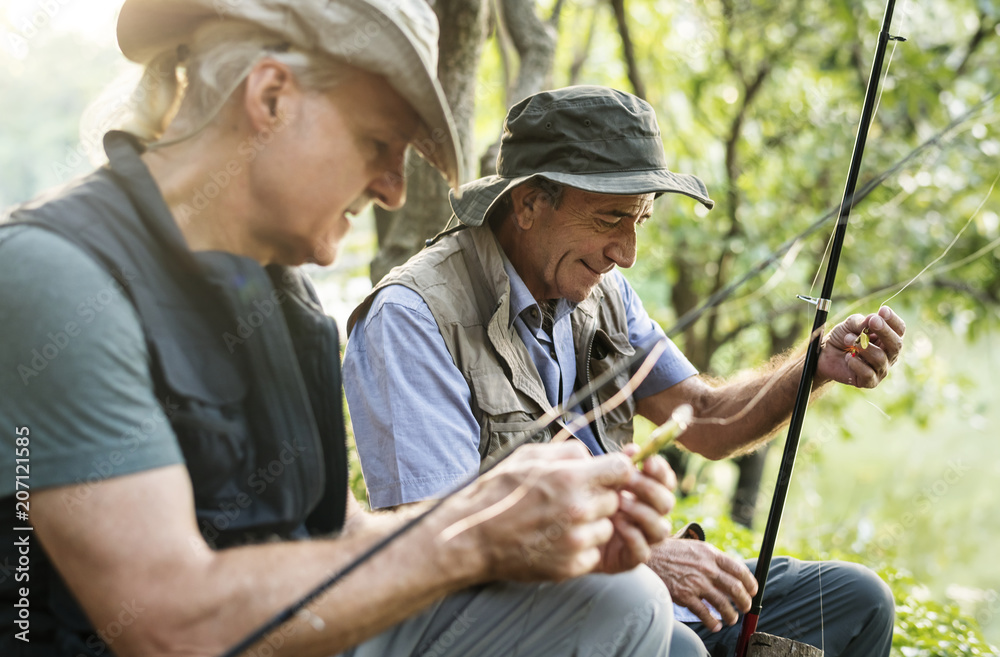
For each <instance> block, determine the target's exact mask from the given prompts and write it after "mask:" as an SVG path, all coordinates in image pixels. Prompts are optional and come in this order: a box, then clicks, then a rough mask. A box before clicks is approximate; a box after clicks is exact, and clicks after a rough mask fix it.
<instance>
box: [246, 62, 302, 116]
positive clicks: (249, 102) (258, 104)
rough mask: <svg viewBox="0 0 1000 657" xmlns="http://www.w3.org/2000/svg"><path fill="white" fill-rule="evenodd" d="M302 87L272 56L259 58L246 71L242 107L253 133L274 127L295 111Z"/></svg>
mask: <svg viewBox="0 0 1000 657" xmlns="http://www.w3.org/2000/svg"><path fill="white" fill-rule="evenodd" d="M301 101H302V90H301V88H300V87H299V85H298V83H297V81H296V80H295V76H294V75H293V74H292V71H291V69H289V68H288V66H286V65H285V64H282V63H281V62H279V61H276V60H273V59H267V58H265V59H262V60H261V61H259V62H257V63H256V64H254V67H253V68H252V69H251V70H250V73H249V74H248V75H247V79H246V87H245V91H244V95H243V104H244V109H245V110H246V114H247V118H248V120H249V122H250V127H251V129H252V130H253V131H254V132H255V133H261V132H264V131H267V130H274V129H275V128H276V127H277V126H279V125H284V124H286V123H287V122H288V121H289V120H290V119H291V118H292V117H294V116H295V115H296V114H298V109H299V104H300V103H301Z"/></svg>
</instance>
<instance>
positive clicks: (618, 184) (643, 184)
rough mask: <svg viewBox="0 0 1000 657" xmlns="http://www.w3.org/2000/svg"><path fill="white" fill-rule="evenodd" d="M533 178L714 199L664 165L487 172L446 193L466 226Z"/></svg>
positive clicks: (605, 190) (593, 188)
mask: <svg viewBox="0 0 1000 657" xmlns="http://www.w3.org/2000/svg"><path fill="white" fill-rule="evenodd" d="M532 178H545V179H546V180H551V181H552V182H557V183H560V184H563V185H567V186H569V187H575V188H576V189H581V190H583V191H585V192H594V193H596V194H619V195H633V194H656V195H657V196H659V195H660V194H683V195H684V196H690V197H691V198H693V199H695V200H696V201H698V202H700V203H701V204H702V205H704V206H705V207H706V208H708V209H709V210H711V209H712V208H713V207H715V201H713V200H712V199H710V198H709V197H708V190H707V189H706V188H705V184H704V183H703V182H702V181H701V180H700V179H699V178H697V177H696V176H692V175H690V174H686V173H674V172H673V171H668V170H666V169H651V170H647V171H610V172H601V173H591V174H572V173H564V172H561V171H540V172H538V173H533V174H531V175H527V176H520V177H517V178H504V177H501V176H487V177H485V178H480V179H478V180H473V181H472V182H469V183H466V184H465V185H462V186H461V187H460V188H459V191H458V193H457V194H456V193H454V192H452V193H451V194H449V199H450V200H451V209H452V210H453V211H454V212H455V216H456V217H458V220H459V221H461V222H462V223H463V224H465V225H467V226H479V225H480V224H482V223H483V221H484V220H485V218H486V217H487V216H489V213H490V211H491V210H492V209H493V207H494V205H496V202H497V200H499V199H500V197H501V196H503V195H504V194H506V193H507V192H509V191H510V190H511V189H513V188H515V187H517V186H518V185H520V184H522V183H525V182H527V181H528V180H531V179H532Z"/></svg>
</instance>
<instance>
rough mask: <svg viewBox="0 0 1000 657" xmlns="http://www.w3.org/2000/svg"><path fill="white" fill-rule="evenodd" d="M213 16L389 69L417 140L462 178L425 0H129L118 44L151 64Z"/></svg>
mask: <svg viewBox="0 0 1000 657" xmlns="http://www.w3.org/2000/svg"><path fill="white" fill-rule="evenodd" d="M210 20H218V21H225V20H242V21H247V22H250V23H255V24H257V25H260V26H262V27H265V28H267V29H269V30H271V31H273V32H274V33H275V34H278V35H279V36H282V37H284V38H285V39H287V40H288V42H289V43H290V44H293V45H295V46H296V47H298V48H301V49H303V50H317V51H321V52H324V53H327V54H329V55H331V56H333V57H336V58H338V59H341V60H343V61H345V62H347V63H348V64H351V65H353V66H357V67H358V68H362V69H365V70H367V71H370V72H372V73H376V74H379V75H382V76H384V77H385V78H386V80H387V81H388V82H389V84H390V85H391V86H392V87H393V89H395V90H396V92H397V93H399V95H400V96H402V97H403V98H404V99H405V100H406V101H407V102H409V103H410V105H411V106H412V107H413V109H414V110H415V111H416V112H417V115H418V116H419V117H420V119H421V121H422V123H423V126H422V127H423V129H422V130H421V134H419V135H418V136H417V138H416V139H415V140H414V143H413V146H414V148H416V150H417V152H419V153H420V154H421V155H422V156H423V157H424V158H425V159H427V160H428V161H429V162H430V163H431V164H433V165H434V166H435V167H436V168H437V169H438V170H439V171H441V172H442V173H443V174H444V176H445V178H446V179H447V181H448V184H449V185H450V186H451V187H452V189H457V188H458V186H459V185H461V182H462V181H461V175H462V171H463V170H464V165H463V162H462V151H461V148H460V147H459V140H458V134H457V132H456V130H455V122H454V120H453V119H452V116H451V111H450V109H449V107H448V101H447V100H446V99H445V96H444V91H443V90H442V89H441V85H440V83H439V82H438V80H437V52H438V46H437V44H438V22H437V16H435V15H434V11H433V10H432V9H431V8H430V6H429V5H428V4H427V2H425V0H126V2H125V4H124V5H123V6H122V10H121V14H120V15H119V17H118V45H119V46H120V47H121V50H122V52H123V53H124V54H125V56H126V57H128V58H129V59H131V60H132V61H134V62H138V63H140V64H145V63H148V62H149V61H150V60H152V59H153V58H154V57H156V56H157V55H159V54H160V53H162V52H164V51H165V50H170V49H173V48H177V47H179V46H181V45H183V44H184V43H185V42H186V41H187V40H188V39H189V38H190V36H191V35H192V34H193V32H194V31H195V29H196V28H197V27H198V26H199V25H200V24H201V23H203V22H205V21H210Z"/></svg>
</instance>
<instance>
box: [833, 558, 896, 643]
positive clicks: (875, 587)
mask: <svg viewBox="0 0 1000 657" xmlns="http://www.w3.org/2000/svg"><path fill="white" fill-rule="evenodd" d="M845 566H846V567H848V568H849V569H850V571H851V576H852V582H851V588H852V591H853V593H854V596H853V597H855V599H856V600H858V601H859V602H860V601H864V603H865V604H864V605H863V607H862V608H863V609H866V610H868V613H869V623H870V625H869V627H871V628H872V629H876V628H878V629H881V630H885V631H891V630H892V627H893V624H894V623H895V620H896V600H895V598H894V597H893V595H892V589H890V588H889V585H888V584H886V583H885V582H884V581H882V578H881V577H879V576H878V575H876V574H875V573H874V572H872V571H871V570H869V569H868V568H865V567H864V566H862V565H860V564H854V563H852V564H845Z"/></svg>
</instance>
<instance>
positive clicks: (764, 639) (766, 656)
mask: <svg viewBox="0 0 1000 657" xmlns="http://www.w3.org/2000/svg"><path fill="white" fill-rule="evenodd" d="M747 657H823V651H822V650H820V649H819V648H815V647H813V646H810V645H809V644H806V643H799V642H798V641H792V640H791V639H783V638H781V637H778V636H771V635H770V634H764V633H763V632H755V633H754V635H753V636H751V637H750V646H749V647H748V648H747Z"/></svg>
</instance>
